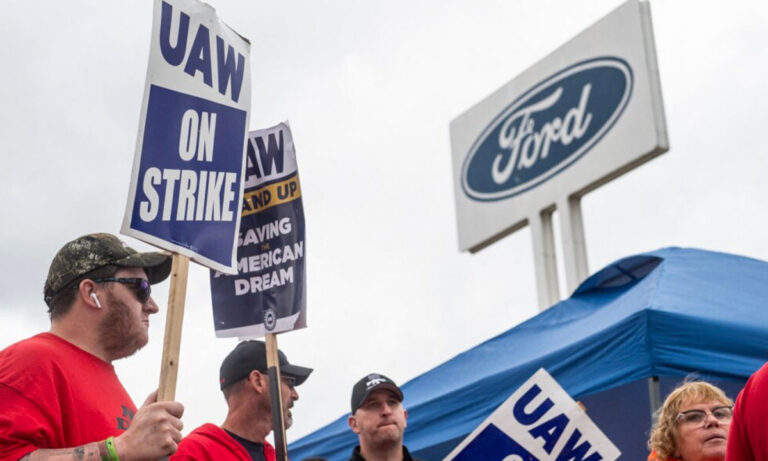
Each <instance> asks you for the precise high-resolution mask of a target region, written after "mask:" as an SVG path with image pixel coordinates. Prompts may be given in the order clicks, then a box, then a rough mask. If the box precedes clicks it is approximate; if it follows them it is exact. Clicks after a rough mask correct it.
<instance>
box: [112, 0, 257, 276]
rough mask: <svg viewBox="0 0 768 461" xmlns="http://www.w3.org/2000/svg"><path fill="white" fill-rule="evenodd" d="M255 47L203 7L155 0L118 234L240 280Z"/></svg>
mask: <svg viewBox="0 0 768 461" xmlns="http://www.w3.org/2000/svg"><path fill="white" fill-rule="evenodd" d="M249 52H250V44H249V43H248V41H247V40H245V39H244V38H242V37H241V36H240V35H238V34H237V33H236V32H235V31H233V30H232V29H230V28H229V27H228V26H227V25H226V24H224V23H223V22H221V21H220V20H219V19H218V18H217V17H216V12H215V11H214V9H213V8H211V7H210V6H209V5H206V4H204V3H201V2H199V1H197V0H155V2H154V22H153V26H152V41H151V46H150V53H149V66H148V70H147V80H146V85H145V89H144V101H143V104H142V110H141V119H140V121H139V133H138V137H137V140H136V154H135V157H134V163H133V172H132V176H131V184H130V192H129V194H128V203H127V206H126V210H125V217H124V219H123V226H122V232H123V233H124V234H127V235H131V236H133V237H136V238H139V239H141V240H144V241H146V242H149V243H152V244H154V245H156V246H159V247H161V248H165V249H167V250H170V251H174V252H177V253H180V254H183V255H186V256H189V257H190V258H192V259H194V260H196V261H197V262H199V263H201V264H203V265H205V266H207V267H210V268H211V269H215V270H219V271H222V272H226V273H230V274H231V273H236V272H237V268H236V260H235V255H236V253H235V249H236V245H237V234H238V231H239V228H240V204H241V203H242V196H243V182H242V172H243V168H244V166H245V146H246V139H247V135H248V133H247V127H248V111H249V109H250V104H251V87H250V81H251V78H250V71H249V67H250V57H249Z"/></svg>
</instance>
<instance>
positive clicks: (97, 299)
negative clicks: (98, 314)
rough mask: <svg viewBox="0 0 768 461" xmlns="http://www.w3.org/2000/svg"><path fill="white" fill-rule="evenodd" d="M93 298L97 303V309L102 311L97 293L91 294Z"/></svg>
mask: <svg viewBox="0 0 768 461" xmlns="http://www.w3.org/2000/svg"><path fill="white" fill-rule="evenodd" d="M91 298H93V302H95V303H96V307H98V308H99V309H101V303H100V302H99V297H98V296H96V293H91Z"/></svg>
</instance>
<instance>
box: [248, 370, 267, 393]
mask: <svg viewBox="0 0 768 461" xmlns="http://www.w3.org/2000/svg"><path fill="white" fill-rule="evenodd" d="M248 385H250V386H251V387H252V388H253V389H254V390H255V391H257V392H259V393H262V394H263V393H266V392H267V391H268V390H269V384H268V383H267V379H266V376H264V374H262V373H261V372H259V370H252V371H251V373H250V374H249V375H248Z"/></svg>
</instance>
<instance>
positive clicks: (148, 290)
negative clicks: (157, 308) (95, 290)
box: [93, 277, 152, 304]
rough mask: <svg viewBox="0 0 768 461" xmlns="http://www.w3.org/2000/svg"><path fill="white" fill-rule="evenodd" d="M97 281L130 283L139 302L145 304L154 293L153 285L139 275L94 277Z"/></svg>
mask: <svg viewBox="0 0 768 461" xmlns="http://www.w3.org/2000/svg"><path fill="white" fill-rule="evenodd" d="M93 281H94V282H95V283H106V282H115V283H122V284H123V285H129V286H130V287H131V291H133V292H134V294H136V297H137V298H138V299H139V302H140V303H142V304H144V303H145V302H147V301H148V300H149V296H150V295H151V294H152V287H151V286H150V285H149V281H148V280H146V279H142V278H139V277H136V278H126V277H106V278H102V279H93Z"/></svg>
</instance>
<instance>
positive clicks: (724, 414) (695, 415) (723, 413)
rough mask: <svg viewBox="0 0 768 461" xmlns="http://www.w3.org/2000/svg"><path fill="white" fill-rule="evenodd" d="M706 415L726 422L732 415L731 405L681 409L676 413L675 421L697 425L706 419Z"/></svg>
mask: <svg viewBox="0 0 768 461" xmlns="http://www.w3.org/2000/svg"><path fill="white" fill-rule="evenodd" d="M708 415H712V416H714V417H715V419H716V420H718V421H720V422H721V423H727V422H729V421H730V420H731V417H733V407H731V406H727V405H723V406H720V407H715V408H713V409H712V410H688V411H682V412H680V413H679V414H678V415H677V421H678V422H680V423H684V424H691V425H699V424H703V423H704V421H706V420H707V416H708Z"/></svg>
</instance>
